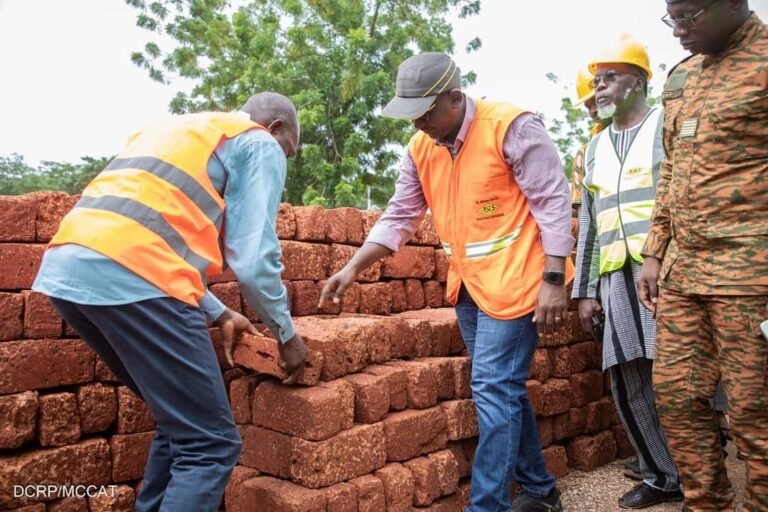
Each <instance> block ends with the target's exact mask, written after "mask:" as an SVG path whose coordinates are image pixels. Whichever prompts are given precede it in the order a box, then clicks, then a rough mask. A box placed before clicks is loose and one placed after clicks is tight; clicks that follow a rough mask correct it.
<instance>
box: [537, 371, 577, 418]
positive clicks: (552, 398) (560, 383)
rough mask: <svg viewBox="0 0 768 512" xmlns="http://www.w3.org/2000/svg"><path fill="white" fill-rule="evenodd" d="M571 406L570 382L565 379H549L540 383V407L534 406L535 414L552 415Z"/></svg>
mask: <svg viewBox="0 0 768 512" xmlns="http://www.w3.org/2000/svg"><path fill="white" fill-rule="evenodd" d="M570 407H571V384H570V382H569V381H567V380H565V379H549V380H548V381H547V382H545V383H544V384H542V385H541V407H539V408H538V409H537V408H534V411H535V412H536V414H537V415H541V416H552V415H554V414H560V413H561V412H565V411H567V410H568V409H569V408H570Z"/></svg>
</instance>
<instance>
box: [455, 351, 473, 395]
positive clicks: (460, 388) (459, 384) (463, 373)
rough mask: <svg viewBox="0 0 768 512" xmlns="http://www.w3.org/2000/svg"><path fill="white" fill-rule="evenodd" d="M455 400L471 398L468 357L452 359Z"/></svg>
mask: <svg viewBox="0 0 768 512" xmlns="http://www.w3.org/2000/svg"><path fill="white" fill-rule="evenodd" d="M451 365H452V366H453V373H454V382H455V383H456V390H455V396H456V398H472V386H471V381H472V363H471V361H470V359H469V357H452V358H451Z"/></svg>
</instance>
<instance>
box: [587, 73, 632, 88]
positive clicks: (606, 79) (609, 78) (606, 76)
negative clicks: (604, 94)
mask: <svg viewBox="0 0 768 512" xmlns="http://www.w3.org/2000/svg"><path fill="white" fill-rule="evenodd" d="M621 75H630V76H637V75H634V74H632V73H619V72H618V71H614V70H613V69H609V70H608V71H606V72H605V73H603V74H600V75H595V78H593V79H592V80H591V81H590V82H589V87H590V88H592V89H597V86H598V85H600V83H601V82H602V83H604V84H610V83H613V82H615V81H616V79H617V78H619V77H620V76H621Z"/></svg>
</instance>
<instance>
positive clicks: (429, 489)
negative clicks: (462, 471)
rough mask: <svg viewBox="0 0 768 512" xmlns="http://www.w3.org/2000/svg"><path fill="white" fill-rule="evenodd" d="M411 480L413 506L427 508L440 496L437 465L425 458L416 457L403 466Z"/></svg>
mask: <svg viewBox="0 0 768 512" xmlns="http://www.w3.org/2000/svg"><path fill="white" fill-rule="evenodd" d="M403 465H404V466H405V467H406V468H408V470H409V471H410V472H411V475H412V478H413V504H414V505H416V506H421V507H424V506H428V505H431V504H432V502H433V501H435V500H436V499H437V498H439V497H440V496H441V495H442V492H441V489H440V479H439V478H438V475H437V463H436V462H435V461H434V460H431V459H429V458H427V457H418V458H416V459H412V460H409V461H408V462H405V463H404V464H403Z"/></svg>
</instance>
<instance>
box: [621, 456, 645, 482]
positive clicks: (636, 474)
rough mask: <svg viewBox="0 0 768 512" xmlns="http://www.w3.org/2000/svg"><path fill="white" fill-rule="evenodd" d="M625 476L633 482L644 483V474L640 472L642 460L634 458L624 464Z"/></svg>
mask: <svg viewBox="0 0 768 512" xmlns="http://www.w3.org/2000/svg"><path fill="white" fill-rule="evenodd" d="M624 476H625V477H627V478H631V479H632V480H638V481H640V482H642V481H643V474H642V473H641V472H640V459H638V458H637V457H633V458H632V459H630V460H629V462H627V463H626V464H624Z"/></svg>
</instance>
